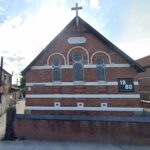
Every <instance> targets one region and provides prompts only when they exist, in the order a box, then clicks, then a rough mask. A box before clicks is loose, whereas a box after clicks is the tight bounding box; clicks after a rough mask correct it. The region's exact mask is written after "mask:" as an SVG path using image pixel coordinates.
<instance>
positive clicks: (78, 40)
mask: <svg viewBox="0 0 150 150" xmlns="http://www.w3.org/2000/svg"><path fill="white" fill-rule="evenodd" d="M85 42H86V38H85V37H70V38H68V43H69V44H82V43H85Z"/></svg>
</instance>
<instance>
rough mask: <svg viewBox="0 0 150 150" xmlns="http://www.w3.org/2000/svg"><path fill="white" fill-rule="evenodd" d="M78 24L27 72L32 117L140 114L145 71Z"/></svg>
mask: <svg viewBox="0 0 150 150" xmlns="http://www.w3.org/2000/svg"><path fill="white" fill-rule="evenodd" d="M78 23H79V24H78V25H77V23H76V18H74V19H73V20H72V21H71V22H70V23H69V24H68V25H67V26H66V27H65V28H64V29H63V31H62V32H61V33H60V34H59V35H58V36H56V38H54V39H53V40H52V41H51V42H50V43H49V44H48V45H47V47H46V48H45V49H44V50H43V51H42V52H41V53H40V54H39V55H38V56H37V57H36V58H35V59H34V60H33V61H32V62H31V63H30V65H29V66H27V67H26V68H25V69H24V70H23V72H22V74H23V75H24V76H25V78H26V107H25V112H26V113H29V114H61V115H63V114H70V115H72V114H74V115H81V114H84V115H99V114H104V115H105V114H109V115H110V114H111V115H113V114H119V115H120V114H125V115H129V114H134V113H135V112H142V111H143V109H142V107H141V103H140V95H139V82H138V79H137V77H136V76H137V73H139V72H142V71H143V68H142V67H141V65H139V64H138V63H137V62H135V61H134V60H133V59H132V58H130V57H129V56H128V55H127V54H125V53H124V52H123V51H121V50H120V49H119V48H117V47H116V46H115V45H114V44H113V43H111V42H110V41H109V40H107V39H106V38H105V37H104V36H102V35H101V34H100V33H98V32H97V31H96V30H95V29H94V28H93V27H91V26H90V25H89V24H88V23H86V22H85V21H84V20H82V19H81V18H80V17H78Z"/></svg>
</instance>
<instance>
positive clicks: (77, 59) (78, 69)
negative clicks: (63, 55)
mask: <svg viewBox="0 0 150 150" xmlns="http://www.w3.org/2000/svg"><path fill="white" fill-rule="evenodd" d="M83 76H84V69H83V56H82V55H81V54H80V53H75V54H74V55H73V80H74V81H83V80H84V79H83Z"/></svg>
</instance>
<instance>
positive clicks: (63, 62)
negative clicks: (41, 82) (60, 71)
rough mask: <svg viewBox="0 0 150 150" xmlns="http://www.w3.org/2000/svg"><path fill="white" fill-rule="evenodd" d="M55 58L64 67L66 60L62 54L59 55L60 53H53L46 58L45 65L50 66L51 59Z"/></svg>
mask: <svg viewBox="0 0 150 150" xmlns="http://www.w3.org/2000/svg"><path fill="white" fill-rule="evenodd" d="M55 58H59V59H60V61H61V64H64V65H66V58H65V56H64V55H63V54H61V53H53V54H51V55H50V56H49V57H48V59H47V65H50V64H52V61H53V59H55Z"/></svg>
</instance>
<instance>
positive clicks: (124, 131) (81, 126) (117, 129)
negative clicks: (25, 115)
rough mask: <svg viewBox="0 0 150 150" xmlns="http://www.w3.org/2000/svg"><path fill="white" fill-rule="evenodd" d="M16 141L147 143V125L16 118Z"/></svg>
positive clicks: (149, 131)
mask: <svg viewBox="0 0 150 150" xmlns="http://www.w3.org/2000/svg"><path fill="white" fill-rule="evenodd" d="M14 130H15V134H16V136H17V137H18V138H20V139H53V140H54V139H55V140H80V141H81V140H86V141H100V142H107V143H108V142H115V143H118V142H121V143H128V144H131V143H132V144H133V143H138V144H149V137H150V125H149V123H136V122H135V123H130V122H110V121H104V122H103V121H65V120H63V121H62V120H61V121H58V120H29V119H16V120H15V123H14Z"/></svg>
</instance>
